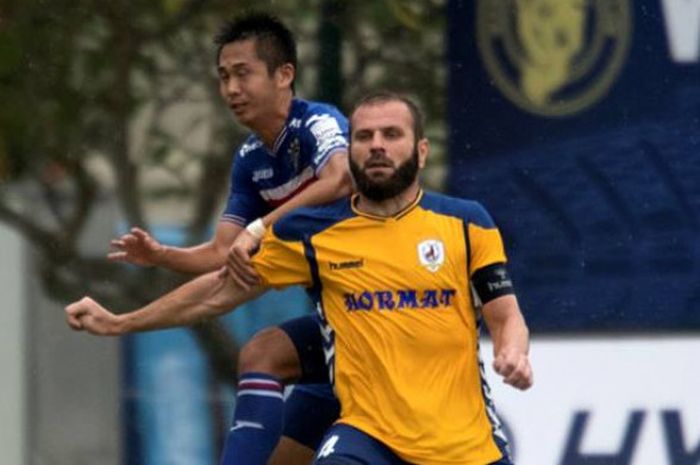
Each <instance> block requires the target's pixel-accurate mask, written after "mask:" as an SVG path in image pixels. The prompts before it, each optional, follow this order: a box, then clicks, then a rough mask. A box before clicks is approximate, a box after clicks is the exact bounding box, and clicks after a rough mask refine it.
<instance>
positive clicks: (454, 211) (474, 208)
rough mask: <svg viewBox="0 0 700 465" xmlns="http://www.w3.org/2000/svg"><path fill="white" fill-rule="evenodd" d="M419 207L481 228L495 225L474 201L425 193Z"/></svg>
mask: <svg viewBox="0 0 700 465" xmlns="http://www.w3.org/2000/svg"><path fill="white" fill-rule="evenodd" d="M420 206H421V207H422V208H424V209H426V210H430V211H433V212H435V213H438V214H440V215H446V216H453V217H456V218H460V219H462V220H463V221H464V222H465V223H472V224H475V225H477V226H481V227H482V228H494V227H496V225H495V224H494V222H493V219H492V218H491V215H489V213H488V212H487V211H486V209H485V208H484V206H483V205H481V204H480V203H479V202H477V201H475V200H469V199H460V198H457V197H451V196H448V195H444V194H438V193H436V192H429V191H426V192H424V194H423V197H422V198H421V201H420Z"/></svg>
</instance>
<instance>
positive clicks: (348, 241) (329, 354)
mask: <svg viewBox="0 0 700 465" xmlns="http://www.w3.org/2000/svg"><path fill="white" fill-rule="evenodd" d="M355 201H356V197H353V198H349V199H343V200H340V201H337V202H335V203H332V204H329V205H325V206H319V207H309V208H302V209H299V210H296V211H294V212H292V213H290V214H289V215H287V216H285V217H284V218H282V219H281V220H280V221H278V222H277V223H276V224H275V225H274V226H273V227H272V228H268V230H267V232H266V234H265V236H264V238H263V241H262V244H261V248H260V251H259V253H258V254H256V255H255V257H254V259H253V263H254V266H255V267H256V269H257V271H258V272H259V273H260V275H261V277H262V280H263V282H264V284H265V285H266V286H270V287H285V286H289V285H302V286H305V287H307V289H308V290H309V293H310V294H311V296H312V298H314V300H315V301H316V302H317V308H318V311H319V313H320V315H321V320H322V323H323V325H322V326H324V327H323V328H322V333H323V336H324V339H325V341H326V342H327V345H326V347H325V348H324V351H325V353H326V359H327V362H328V364H329V369H330V371H331V379H332V380H333V382H334V388H335V392H336V395H337V397H338V399H339V400H340V404H341V414H340V418H339V420H338V421H339V422H340V423H344V424H348V425H351V426H353V427H355V428H357V429H359V430H361V431H363V432H365V433H366V434H368V435H370V436H372V437H374V438H375V439H377V440H379V441H381V442H383V443H384V444H386V445H387V446H388V447H389V448H390V449H391V450H392V451H394V452H395V453H396V454H397V455H398V456H399V457H401V458H402V459H403V460H405V461H407V462H410V463H417V464H421V465H433V464H434V465H443V464H455V465H457V464H459V465H472V464H474V465H477V464H478V465H483V464H486V463H491V462H494V461H497V460H499V459H500V458H501V457H502V454H501V452H500V450H499V448H498V447H497V445H496V442H495V437H494V435H496V434H499V431H498V429H499V423H498V420H497V418H495V414H494V413H493V409H492V408H490V406H491V404H490V400H489V399H488V386H486V384H485V380H484V379H483V376H482V373H481V370H480V359H479V354H478V320H479V317H478V312H477V309H476V306H475V304H474V298H473V296H472V292H471V289H470V276H472V275H473V273H474V272H475V271H477V270H479V269H481V268H483V267H485V266H488V265H492V264H496V263H504V262H505V261H506V257H505V253H504V250H503V245H502V241H501V237H500V234H499V232H498V230H497V228H496V227H495V226H494V224H493V221H492V220H491V218H490V217H489V215H488V213H486V211H485V210H484V208H483V207H482V206H481V205H479V204H478V203H476V202H473V201H467V200H462V199H455V198H451V197H447V196H443V195H439V194H434V193H427V192H425V193H424V192H421V193H420V194H419V195H418V197H417V199H416V200H415V201H414V202H413V203H412V204H411V205H409V206H408V207H407V208H406V209H404V210H403V211H402V212H400V213H399V214H397V215H395V216H393V217H390V218H386V217H375V216H371V215H368V214H365V213H363V212H360V211H358V210H357V209H356V208H355V206H354V205H355Z"/></svg>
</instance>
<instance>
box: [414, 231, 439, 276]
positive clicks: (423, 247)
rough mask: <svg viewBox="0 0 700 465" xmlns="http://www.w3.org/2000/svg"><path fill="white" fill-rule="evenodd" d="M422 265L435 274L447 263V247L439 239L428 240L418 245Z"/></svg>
mask: <svg viewBox="0 0 700 465" xmlns="http://www.w3.org/2000/svg"><path fill="white" fill-rule="evenodd" d="M418 260H420V264H421V265H423V266H424V267H426V268H427V269H428V270H430V271H432V272H433V273H435V272H436V271H437V270H439V269H440V267H441V266H442V264H443V263H445V245H444V244H443V243H442V241H440V240H438V239H428V240H425V241H423V242H421V243H420V244H418Z"/></svg>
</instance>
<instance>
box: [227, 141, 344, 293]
mask: <svg viewBox="0 0 700 465" xmlns="http://www.w3.org/2000/svg"><path fill="white" fill-rule="evenodd" d="M352 189H353V185H352V177H351V176H350V170H349V165H348V154H347V152H342V153H336V154H334V155H333V156H332V157H331V158H330V159H329V160H328V163H326V165H325V166H324V167H323V169H321V172H320V173H319V177H318V180H317V181H316V182H314V183H312V184H311V185H309V186H308V187H307V188H306V189H304V190H303V191H301V192H299V193H298V194H297V195H295V196H294V197H292V198H291V199H289V200H288V201H287V202H285V203H284V204H282V205H280V206H279V207H277V208H276V209H274V210H273V211H271V212H270V213H268V214H267V215H266V216H265V217H263V218H262V221H263V224H264V225H265V226H270V225H271V224H274V223H275V222H276V221H277V220H279V219H280V218H281V217H282V216H283V215H285V214H286V213H288V212H290V211H292V210H293V209H295V208H298V207H302V206H310V205H318V204H322V203H327V202H331V201H333V200H336V199H339V198H341V197H344V196H347V195H349V194H350V193H351V192H352ZM259 243H260V238H256V237H254V236H253V234H251V233H250V232H249V231H248V230H243V231H242V232H241V234H239V236H238V237H237V238H236V240H235V241H234V243H233V245H232V246H231V250H230V251H229V254H228V260H227V265H228V269H229V274H230V275H231V277H232V278H233V279H234V281H235V282H236V283H237V284H238V285H239V286H241V287H243V288H248V287H250V286H255V285H256V284H257V282H258V278H257V273H256V272H255V270H254V269H253V266H252V265H251V263H250V256H251V255H252V253H253V251H254V250H255V249H256V248H257V247H258V245H259Z"/></svg>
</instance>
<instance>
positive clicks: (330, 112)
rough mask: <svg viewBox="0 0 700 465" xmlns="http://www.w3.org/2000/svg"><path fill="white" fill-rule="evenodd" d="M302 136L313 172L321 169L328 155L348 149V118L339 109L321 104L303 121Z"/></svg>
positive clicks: (328, 157)
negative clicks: (306, 145) (308, 149)
mask: <svg viewBox="0 0 700 465" xmlns="http://www.w3.org/2000/svg"><path fill="white" fill-rule="evenodd" d="M304 138H305V139H306V141H305V142H306V143H307V144H309V145H308V146H309V148H310V152H311V154H312V155H311V167H312V168H313V169H314V173H315V174H316V175H318V173H319V172H320V171H321V170H322V169H323V167H324V166H325V164H326V163H327V162H328V160H329V159H330V157H331V156H332V155H333V154H335V153H338V152H347V150H348V120H347V118H345V116H343V114H342V113H340V111H338V110H337V109H336V108H334V107H331V106H323V107H321V108H320V109H319V110H317V111H316V112H315V114H314V115H312V116H311V117H310V118H308V119H307V120H306V122H305V131H304Z"/></svg>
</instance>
